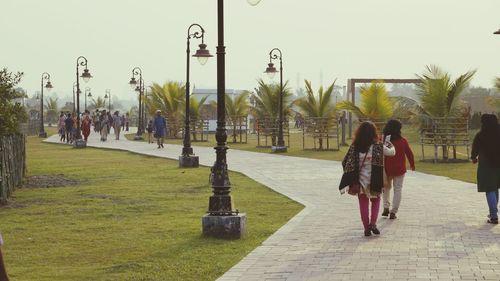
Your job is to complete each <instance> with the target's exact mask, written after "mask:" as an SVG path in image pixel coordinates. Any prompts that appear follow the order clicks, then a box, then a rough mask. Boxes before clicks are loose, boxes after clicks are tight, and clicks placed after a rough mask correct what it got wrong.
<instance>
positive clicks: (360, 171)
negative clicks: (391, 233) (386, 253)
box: [339, 114, 500, 236]
mask: <svg viewBox="0 0 500 281" xmlns="http://www.w3.org/2000/svg"><path fill="white" fill-rule="evenodd" d="M401 128H402V124H401V122H399V121H398V120H390V121H388V122H387V123H386V125H385V127H384V129H383V134H382V136H379V135H378V134H377V128H376V126H375V125H374V124H373V123H372V122H369V121H366V122H363V123H361V124H360V125H359V127H358V128H357V130H356V133H355V136H354V140H353V143H352V145H351V146H350V147H349V150H348V152H347V154H346V155H345V157H344V160H343V161H342V167H343V169H344V173H343V175H342V179H341V181H340V184H339V189H340V192H341V194H343V193H345V192H347V193H349V194H351V195H354V196H356V197H358V201H359V211H360V214H361V222H362V224H363V227H364V234H365V236H371V235H372V233H373V234H375V235H379V234H380V230H379V229H378V228H377V219H378V215H379V210H380V201H381V197H382V200H383V205H384V210H383V212H382V216H383V217H388V218H389V219H396V218H397V216H396V214H397V212H398V210H399V206H400V203H401V198H402V190H403V182H404V176H405V174H406V171H407V170H406V160H407V159H408V162H409V164H410V169H411V170H413V171H414V170H415V160H414V156H413V152H412V150H411V148H410V145H409V144H408V141H407V140H406V139H405V138H404V137H403V136H402V135H401ZM471 159H472V162H473V163H478V169H477V188H478V192H485V193H486V201H487V203H488V207H489V215H488V220H487V222H488V223H491V224H498V203H499V189H500V125H499V123H498V119H497V117H496V115H493V114H483V115H482V117H481V129H480V131H479V132H478V133H477V134H476V136H475V138H474V142H473V145H472V153H471ZM392 190H393V193H394V195H393V199H392V204H391V200H390V197H391V191H392ZM370 203H371V206H370ZM391 207H392V208H391Z"/></svg>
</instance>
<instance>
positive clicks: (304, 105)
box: [295, 80, 335, 117]
mask: <svg viewBox="0 0 500 281" xmlns="http://www.w3.org/2000/svg"><path fill="white" fill-rule="evenodd" d="M305 83H306V96H304V97H302V98H299V99H297V100H295V105H296V106H297V107H298V108H299V109H300V110H301V112H302V115H304V116H308V117H330V116H332V115H334V114H335V104H334V103H333V97H334V96H332V93H333V89H334V86H335V81H333V83H332V85H330V86H329V87H328V88H327V89H326V91H325V90H324V89H323V86H321V87H320V88H319V91H318V97H317V98H316V96H315V95H314V91H313V89H312V86H311V82H310V81H307V80H305Z"/></svg>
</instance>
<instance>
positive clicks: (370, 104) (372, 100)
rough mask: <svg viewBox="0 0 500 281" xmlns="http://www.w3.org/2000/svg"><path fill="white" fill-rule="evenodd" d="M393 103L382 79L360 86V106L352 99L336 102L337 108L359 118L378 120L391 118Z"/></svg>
mask: <svg viewBox="0 0 500 281" xmlns="http://www.w3.org/2000/svg"><path fill="white" fill-rule="evenodd" d="M393 106H394V104H393V101H392V100H391V98H390V97H389V94H388V93H387V89H386V88H385V84H384V82H383V81H373V82H372V83H371V84H370V86H368V87H367V86H363V87H361V107H358V106H357V105H355V104H354V103H353V102H352V101H348V100H344V101H340V102H338V104H337V109H343V110H347V111H350V112H352V113H354V115H356V116H357V117H358V118H360V119H368V120H371V121H374V122H379V121H383V120H386V119H388V118H391V117H392V115H393V114H394V108H393Z"/></svg>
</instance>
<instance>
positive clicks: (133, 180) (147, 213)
mask: <svg viewBox="0 0 500 281" xmlns="http://www.w3.org/2000/svg"><path fill="white" fill-rule="evenodd" d="M51 133H53V132H52V131H51ZM27 145H28V169H29V171H28V173H29V176H32V175H54V174H63V175H64V176H65V177H68V178H71V179H81V180H84V181H85V182H84V183H83V184H82V185H79V186H66V187H57V188H38V189H27V188H24V189H18V190H16V192H15V193H14V196H13V197H12V199H11V202H10V204H9V205H7V206H4V207H0V218H1V224H0V228H1V231H2V234H3V236H4V239H5V241H6V244H5V246H4V249H3V250H4V255H5V260H6V264H7V269H8V272H9V274H10V275H11V278H12V280H14V281H20V280H37V281H44V280H47V281H49V280H50V281H57V280H214V279H216V278H217V277H219V276H221V275H222V274H223V273H224V272H226V271H227V270H228V269H229V268H230V267H231V266H233V265H234V264H236V263H237V262H238V261H240V260H241V259H242V258H243V257H244V256H246V255H247V254H248V253H249V252H250V251H252V250H253V249H254V248H255V247H257V246H259V245H260V244H261V243H262V242H263V241H264V240H265V239H266V238H267V237H268V236H270V235H271V234H272V233H274V232H275V231H276V230H277V229H278V228H279V227H281V226H282V225H283V224H285V223H286V222H287V221H288V220H289V219H290V218H292V217H293V216H294V215H295V214H297V213H298V212H299V211H300V210H301V209H302V208H303V207H302V206H301V205H300V204H298V203H296V202H294V201H291V200H289V199H288V198H286V197H284V196H282V195H280V194H278V193H276V192H273V191H272V190H270V189H268V188H266V187H264V186H262V185H260V184H258V183H256V182H254V181H252V180H250V179H249V178H247V177H244V176H242V175H241V174H238V173H231V175H230V176H231V180H232V184H233V185H232V186H233V188H232V194H233V197H234V201H235V207H236V208H238V209H239V210H242V211H244V212H246V213H247V215H248V235H247V237H246V238H245V239H242V240H230V241H227V240H218V239H213V238H206V237H203V236H202V235H201V217H202V216H203V215H204V213H205V211H206V210H207V207H208V198H209V196H210V194H211V189H210V188H209V184H208V182H207V180H208V175H209V169H208V168H206V167H202V168H199V169H179V168H178V163H177V161H171V160H166V159H160V158H153V157H146V156H140V155H137V154H132V153H127V152H121V151H108V150H99V149H92V148H86V149H82V150H76V149H73V148H72V147H70V146H63V145H56V144H44V143H41V141H40V139H39V138H38V137H30V138H29V139H28V144H27Z"/></svg>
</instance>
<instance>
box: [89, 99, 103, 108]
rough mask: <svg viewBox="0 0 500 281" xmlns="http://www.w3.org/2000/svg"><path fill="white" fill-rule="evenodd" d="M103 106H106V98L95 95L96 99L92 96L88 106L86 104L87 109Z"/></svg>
mask: <svg viewBox="0 0 500 281" xmlns="http://www.w3.org/2000/svg"><path fill="white" fill-rule="evenodd" d="M105 107H106V100H105V99H104V98H102V97H97V100H96V99H94V98H92V102H91V103H90V106H88V108H89V110H91V109H99V108H105Z"/></svg>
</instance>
